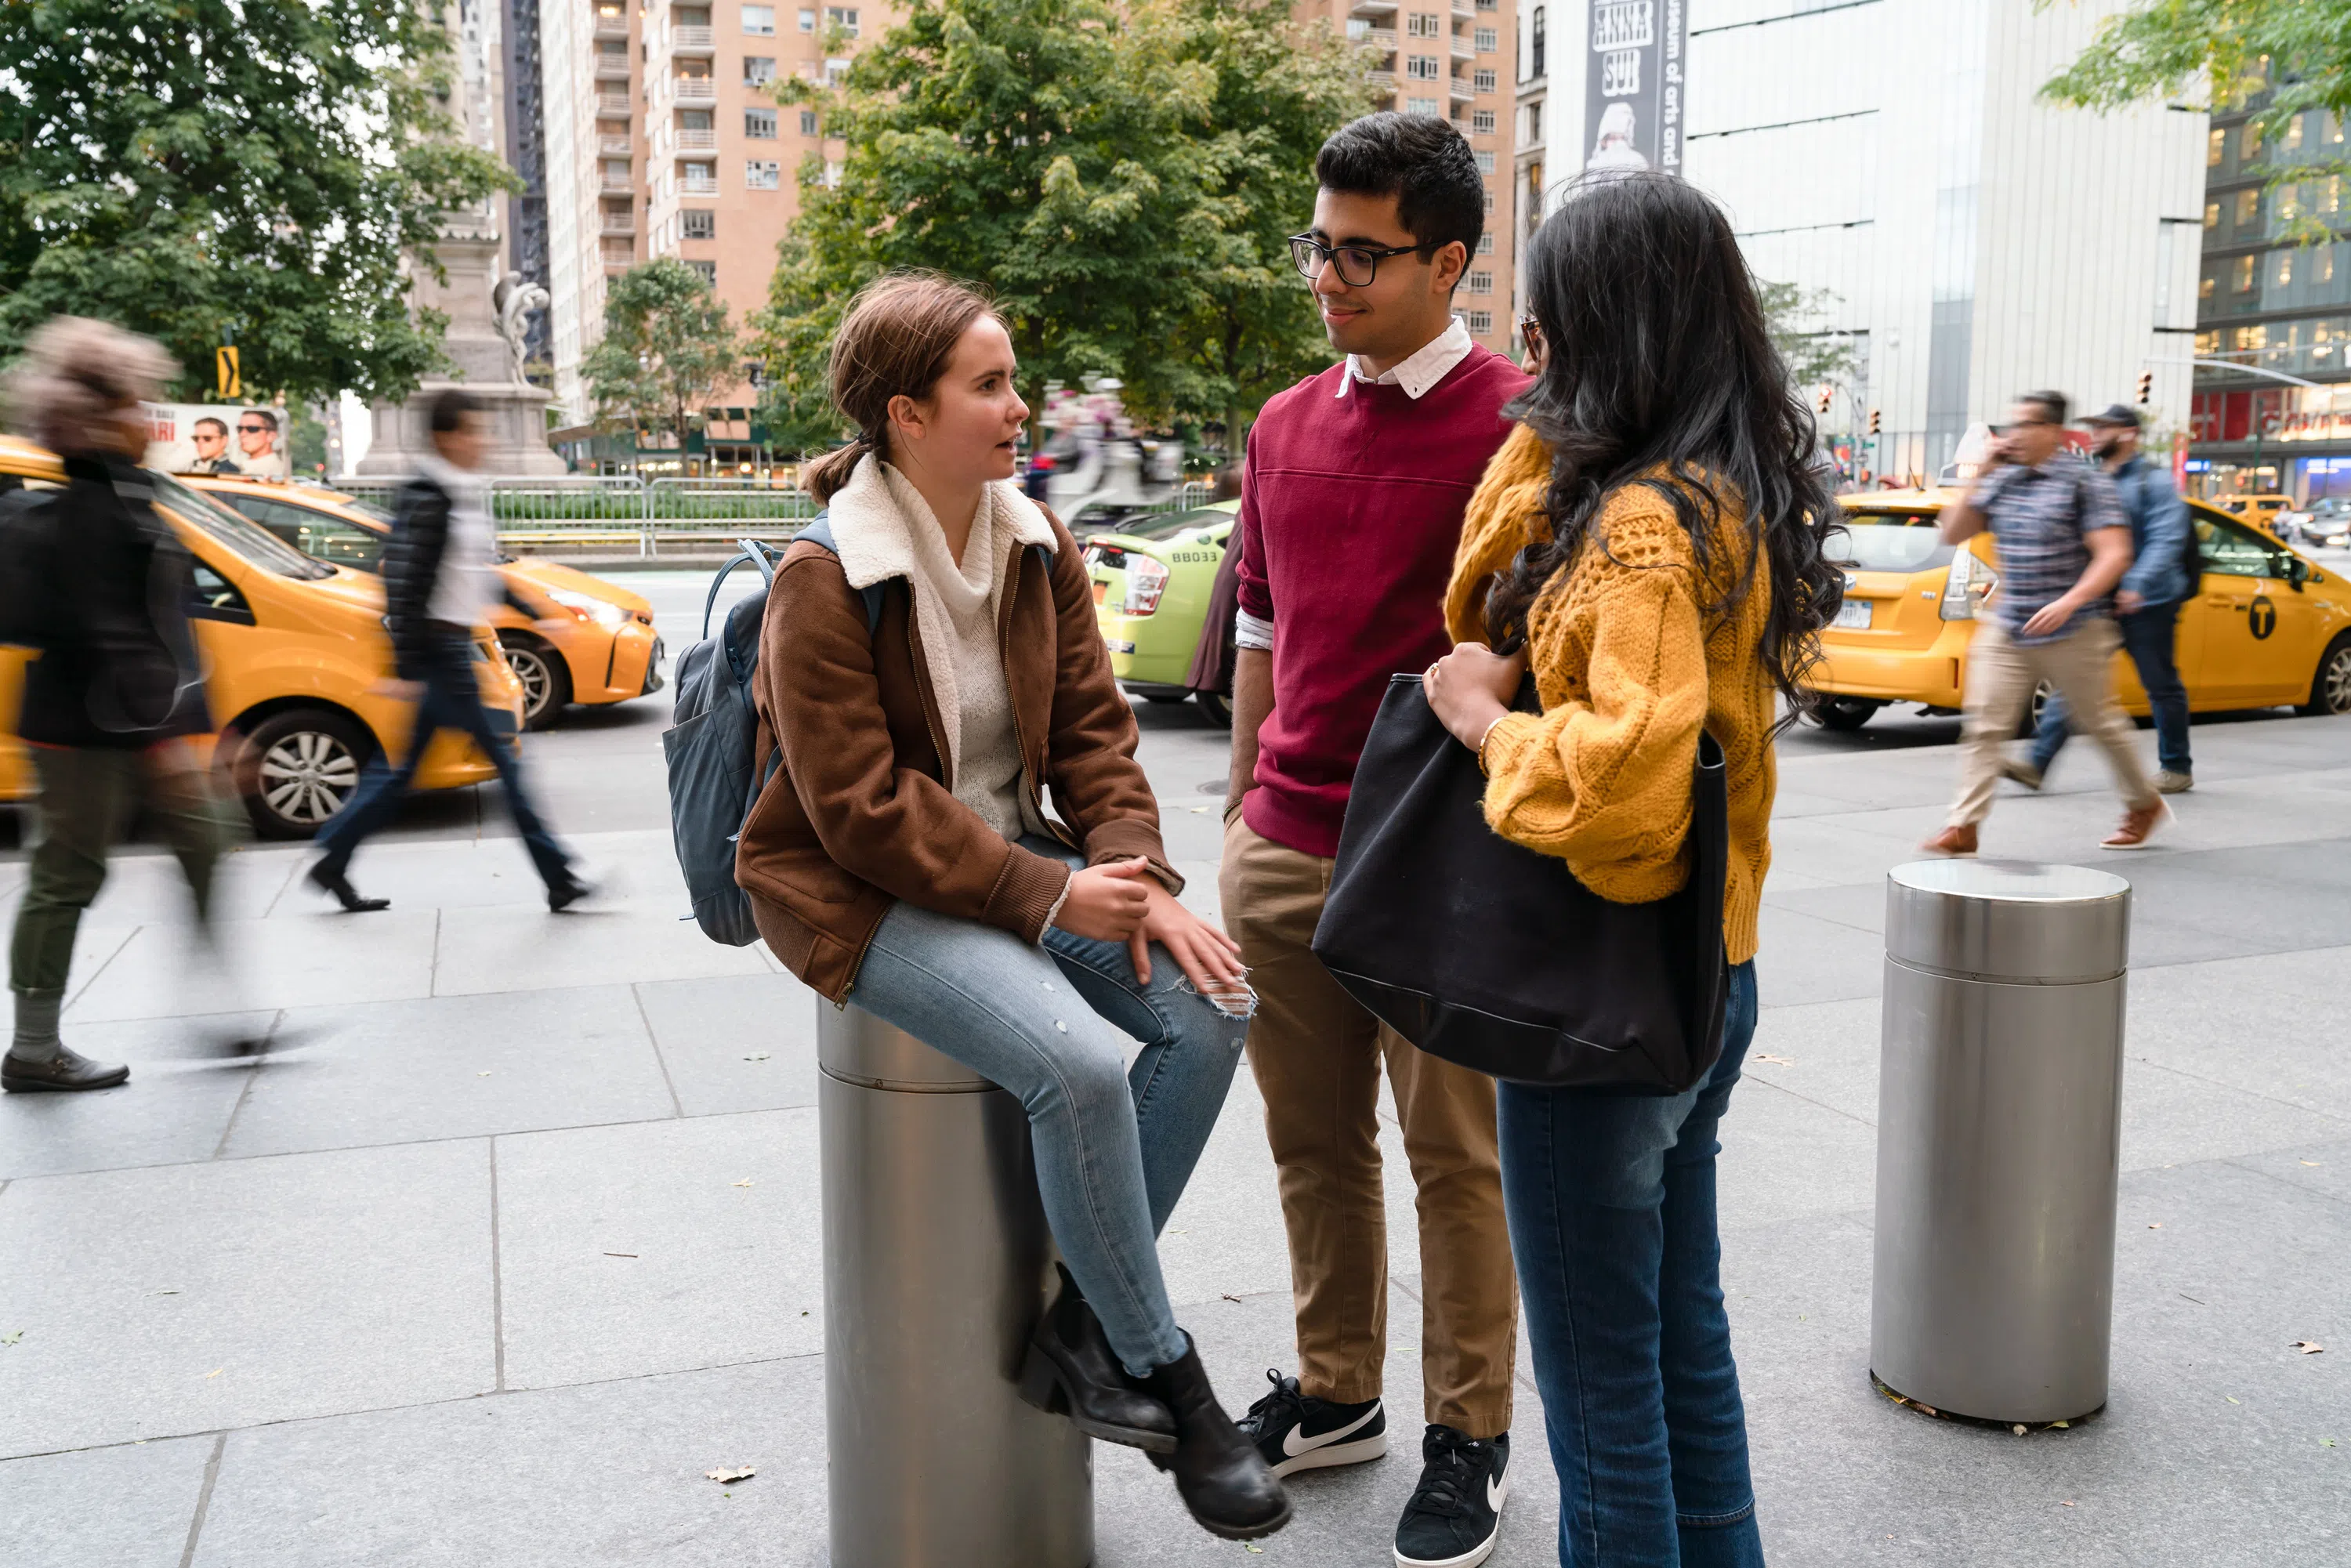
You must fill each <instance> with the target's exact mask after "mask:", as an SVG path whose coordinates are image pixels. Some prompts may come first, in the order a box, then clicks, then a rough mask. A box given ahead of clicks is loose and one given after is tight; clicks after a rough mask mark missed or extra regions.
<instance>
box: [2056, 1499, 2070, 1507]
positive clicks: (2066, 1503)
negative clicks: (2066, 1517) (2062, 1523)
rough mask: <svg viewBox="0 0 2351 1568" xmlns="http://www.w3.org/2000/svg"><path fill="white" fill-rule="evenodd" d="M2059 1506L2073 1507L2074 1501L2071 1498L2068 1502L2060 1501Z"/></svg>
mask: <svg viewBox="0 0 2351 1568" xmlns="http://www.w3.org/2000/svg"><path fill="white" fill-rule="evenodd" d="M2057 1506H2058V1507H2059V1508H2071V1507H2073V1506H2074V1505H2073V1503H2072V1502H2071V1501H2070V1500H2069V1501H2066V1502H2061V1503H2059V1504H2058V1505H2057Z"/></svg>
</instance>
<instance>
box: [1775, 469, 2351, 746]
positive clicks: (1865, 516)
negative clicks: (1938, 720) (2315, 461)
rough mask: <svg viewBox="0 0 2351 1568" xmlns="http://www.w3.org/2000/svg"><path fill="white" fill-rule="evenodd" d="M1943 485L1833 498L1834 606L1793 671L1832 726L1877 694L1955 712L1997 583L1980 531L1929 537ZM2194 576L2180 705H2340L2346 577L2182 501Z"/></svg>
mask: <svg viewBox="0 0 2351 1568" xmlns="http://www.w3.org/2000/svg"><path fill="white" fill-rule="evenodd" d="M1958 499H1959V493H1958V492H1957V491H1953V490H1926V491H1901V492H1896V491H1883V492H1876V493H1867V492H1865V493H1861V494H1856V495H1851V496H1846V497H1843V501H1844V507H1845V529H1844V534H1843V535H1842V536H1840V537H1838V538H1834V539H1833V540H1832V541H1831V543H1830V546H1829V549H1830V552H1831V555H1832V558H1833V559H1837V560H1839V561H1840V562H1841V563H1842V564H1843V565H1844V570H1845V579H1844V608H1843V609H1842V610H1840V611H1839V612H1838V613H1837V618H1836V622H1835V623H1834V625H1832V626H1830V627H1829V628H1828V629H1827V630H1826V631H1824V632H1822V633H1821V646H1822V653H1823V659H1822V662H1821V664H1818V665H1817V666H1815V667H1814V669H1813V673H1812V674H1810V675H1809V676H1808V677H1806V680H1807V684H1808V685H1811V686H1812V687H1813V689H1814V690H1816V691H1819V692H1822V693H1823V694H1825V695H1827V697H1828V701H1827V702H1826V703H1824V704H1823V706H1822V707H1821V708H1820V710H1819V712H1818V716H1819V718H1820V721H1821V722H1822V723H1823V725H1825V726H1827V727H1829V728H1831V729H1858V728H1860V727H1862V726H1863V725H1865V724H1866V723H1868V722H1869V719H1870V716H1872V715H1873V714H1875V713H1876V712H1877V710H1878V709H1879V708H1881V707H1884V706H1886V705H1887V704H1889V703H1919V704H1923V705H1924V706H1927V707H1928V709H1930V710H1937V711H1942V712H1955V711H1957V710H1958V708H1959V706H1960V704H1961V703H1962V702H1963V701H1965V699H1966V695H1967V662H1968V661H1967V653H1968V643H1969V640H1970V638H1971V637H1972V636H1973V635H1974V632H1975V618H1976V616H1977V614H1978V613H1979V612H1980V610H1981V608H1982V606H1983V602H1984V600H1985V599H1986V598H1987V597H1988V596H1989V595H1990V594H1991V592H1992V591H1994V590H1995V589H1996V588H1997V587H1998V586H1999V582H2000V567H1999V557H1998V556H1997V554H1996V553H1995V552H1994V550H1993V548H1992V540H1991V535H1990V534H1989V533H1982V534H1978V535H1976V536H1975V537H1974V538H1970V539H1969V540H1968V541H1967V542H1966V543H1965V544H1962V545H1958V546H1952V545H1948V544H1945V543H1943V542H1942V540H1941V538H1939V537H1938V534H1937V531H1936V520H1937V517H1938V516H1939V514H1940V513H1941V511H1942V509H1943V507H1946V506H1948V505H1949V504H1951V503H1953V502H1955V501H1957V500H1958ZM2189 520H2190V521H2191V522H2192V523H2193V525H2194V527H2195V529H2196V538H2197V548H2198V551H2199V554H2200V555H2201V556H2202V558H2203V567H2204V570H2203V575H2202V577H2201V578H2200V579H2199V582H2198V583H2197V586H2196V589H2195V591H2193V592H2191V593H2190V594H2189V597H2188V599H2187V600H2186V601H2184V602H2182V604H2181V605H2180V608H2179V632H2178V643H2177V647H2178V657H2179V677H2180V681H2181V683H2182V684H2183V685H2186V686H2187V688H2188V706H2189V709H2190V710H2191V711H2194V712H2198V713H2210V712H2214V711H2218V710H2222V709H2228V708H2259V707H2276V706H2285V705H2288V704H2291V705H2293V706H2295V707H2298V708H2300V709H2301V711H2303V712H2304V713H2306V714H2321V713H2332V714H2345V713H2351V584H2346V582H2345V581H2344V580H2343V579H2342V578H2341V577H2339V576H2338V575H2337V574H2335V573H2334V572H2330V571H2325V570H2321V569H2320V568H2319V567H2318V566H2317V565H2316V563H2314V562H2313V561H2311V560H2309V559H2305V558H2304V557H2303V556H2300V555H2297V554H2295V553H2294V551H2293V550H2291V549H2287V548H2286V546H2285V545H2284V544H2283V543H2281V542H2280V541H2279V540H2278V539H2277V538H2275V537H2274V536H2273V535H2271V534H2270V533H2268V532H2267V531H2265V530H2263V529H2262V528H2257V527H2254V526H2253V525H2252V524H2250V523H2246V522H2241V521H2240V520H2238V519H2237V518H2235V517H2229V516H2228V515H2227V514H2225V513H2223V512H2221V511H2220V510H2218V509H2216V508H2214V507H2210V506H2207V505H2205V504H2204V503H2202V502H2200V501H2193V502H2190V503H2189ZM2115 685H2116V687H2117V688H2118V690H2119V691H2120V693H2121V695H2122V700H2123V706H2125V707H2126V708H2127V709H2128V710H2129V711H2130V712H2131V713H2133V714H2144V713H2146V712H2147V694H2146V693H2145V692H2144V691H2143V690H2141V689H2140V686H2139V684H2138V674H2137V671H2136V670H2135V669H2133V668H2132V666H2131V662H2130V660H2129V659H2128V658H2127V657H2125V656H2124V655H2122V654H2119V653H2118V654H2116V658H2115Z"/></svg>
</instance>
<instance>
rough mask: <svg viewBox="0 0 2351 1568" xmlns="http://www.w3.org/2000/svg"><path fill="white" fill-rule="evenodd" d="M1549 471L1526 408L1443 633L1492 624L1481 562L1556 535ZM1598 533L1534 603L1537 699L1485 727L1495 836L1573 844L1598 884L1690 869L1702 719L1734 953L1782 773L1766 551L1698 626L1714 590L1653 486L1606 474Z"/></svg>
mask: <svg viewBox="0 0 2351 1568" xmlns="http://www.w3.org/2000/svg"><path fill="white" fill-rule="evenodd" d="M1550 482H1551V448H1550V447H1549V446H1547V445H1545V444H1543V442H1542V441H1541V439H1540V438H1539V437H1537V436H1536V435H1535V434H1534V433H1533V432H1531V431H1530V430H1528V429H1527V428H1526V427H1525V426H1523V425H1521V426H1520V428H1519V429H1517V430H1516V431H1513V432H1512V433H1511V434H1510V440H1509V441H1508V442H1506V443H1505V444H1503V446H1502V449H1501V450H1500V451H1499V452H1498V453H1496V454H1495V455H1494V460H1493V461H1492V463H1490V464H1489V465H1487V469H1486V476H1485V478H1484V480H1483V481H1482V482H1481V483H1480V484H1479V486H1478V492H1477V494H1476V495H1475V496H1473V497H1471V498H1470V501H1469V509H1468V516H1467V517H1466V518H1465V520H1464V522H1463V525H1462V530H1461V549H1460V551H1459V553H1458V555H1457V556H1456V557H1455V558H1454V563H1453V581H1452V583H1451V585H1450V586H1449V587H1448V588H1447V590H1446V595H1445V621H1446V624H1447V627H1449V628H1450V629H1451V631H1452V633H1453V638H1454V641H1456V642H1458V643H1483V642H1484V641H1485V640H1486V624H1485V604H1486V596H1485V582H1486V579H1487V578H1488V576H1489V574H1491V573H1494V572H1500V571H1507V570H1509V569H1510V561H1511V559H1512V558H1513V557H1515V556H1516V555H1517V554H1518V553H1519V550H1520V548H1521V547H1523V546H1524V545H1526V544H1527V543H1528V542H1529V541H1530V540H1531V539H1535V538H1546V537H1548V536H1549V533H1550V529H1551V524H1550V519H1549V518H1547V517H1545V516H1544V515H1543V511H1542V497H1543V492H1544V489H1545V488H1546V487H1547V486H1549V484H1550ZM1735 504H1736V502H1735V497H1734V498H1733V505H1734V506H1735ZM1718 537H1719V541H1720V548H1719V549H1718V551H1717V552H1716V555H1715V562H1714V570H1715V571H1716V573H1717V574H1718V577H1719V578H1722V577H1724V574H1729V573H1735V572H1737V571H1740V570H1744V566H1745V560H1746V551H1747V544H1746V536H1745V534H1744V533H1743V532H1742V531H1741V530H1740V528H1737V527H1736V526H1735V525H1729V526H1725V527H1724V528H1722V529H1721V531H1720V533H1719V536H1718ZM1601 538H1604V539H1605V540H1606V541H1607V546H1608V548H1607V549H1605V550H1603V549H1599V548H1598V547H1597V545H1596V544H1595V543H1587V544H1586V545H1585V547H1584V549H1583V551H1582V552H1581V553H1580V554H1579V555H1578V557H1577V559H1576V560H1575V561H1574V563H1573V565H1572V566H1571V567H1570V568H1569V569H1568V570H1566V571H1565V572H1563V573H1562V574H1560V575H1559V576H1557V577H1554V578H1553V579H1552V580H1551V582H1550V583H1549V584H1547V585H1546V586H1545V587H1544V589H1543V591H1542V592H1541V595H1540V596H1539V597H1538V598H1537V599H1536V601H1535V603H1534V607H1533V610H1532V612H1531V614H1530V615H1529V617H1528V628H1529V633H1530V634H1529V637H1528V643H1529V647H1530V651H1531V665H1532V668H1533V670H1534V674H1535V686H1536V690H1537V692H1538V693H1539V695H1541V700H1542V712H1541V714H1540V715H1537V714H1512V715H1511V716H1509V717H1508V718H1505V719H1503V720H1501V721H1500V722H1499V723H1498V724H1496V725H1495V726H1494V727H1493V729H1492V731H1491V732H1489V734H1488V736H1487V737H1486V746H1485V749H1484V751H1483V752H1482V754H1481V755H1480V757H1479V761H1480V762H1481V763H1482V764H1483V766H1484V767H1485V769H1486V773H1487V779H1488V781H1487V785H1486V821H1488V822H1489V823H1490V824H1491V825H1492V827H1493V829H1494V831H1496V832H1498V833H1499V834H1501V835H1502V836H1503V837H1504V838H1506V839H1509V840H1510V841H1513V842H1516V843H1521V844H1524V845H1526V846H1527V847H1528V848H1529V849H1532V850H1540V851H1541V852H1543V853H1545V854H1551V855H1557V856H1559V857H1560V858H1561V859H1562V860H1564V861H1566V862H1567V863H1568V868H1569V869H1570V870H1572V871H1573V872H1574V873H1575V875H1576V878H1577V880H1579V881H1581V882H1582V883H1583V884H1584V885H1585V886H1586V887H1589V888H1591V889H1592V890H1593V892H1594V893H1597V894H1600V895H1601V896H1602V897H1604V898H1611V899H1615V900H1617V901H1618V902H1620V903H1625V904H1635V903H1646V902H1647V901H1649V900H1652V899H1657V898H1663V897H1665V896H1666V895H1667V894H1670V893H1673V892H1675V891H1676V890H1677V889H1678V888H1679V887H1681V885H1682V884H1683V883H1684V882H1686V881H1687V879H1688V875H1689V872H1688V867H1687V864H1686V863H1685V862H1684V858H1683V854H1682V849H1683V844H1684V841H1685V840H1686V839H1687V836H1688V833H1689V821H1690V774H1691V770H1692V769H1693V768H1695V766H1696V765H1697V761H1698V734H1699V732H1700V730H1701V728H1703V729H1705V730H1709V731H1711V732H1712V733H1713V735H1714V737H1715V740H1716V742H1717V743H1718V744H1719V745H1720V746H1721V747H1722V751H1723V757H1724V759H1725V761H1726V763H1727V764H1728V783H1729V795H1730V813H1729V815H1730V865H1729V878H1728V880H1727V882H1726V883H1725V886H1724V889H1723V899H1722V905H1723V907H1722V931H1723V940H1724V943H1725V945H1726V946H1727V947H1728V948H1729V958H1730V962H1732V963H1734V964H1743V963H1745V962H1746V961H1747V960H1748V959H1750V958H1752V957H1753V956H1755V945H1756V937H1755V915H1756V908H1757V905H1758V904H1759V903H1760V901H1761V896H1762V891H1763V874H1764V873H1765V872H1766V871H1767V870H1768V869H1769V868H1770V866H1771V796H1772V792H1773V789H1775V788H1776V783H1777V769H1776V768H1775V766H1774V764H1773V760H1772V754H1771V723H1772V719H1773V716H1774V712H1775V704H1774V700H1773V695H1772V688H1771V677H1770V676H1769V675H1768V674H1765V673H1764V669H1763V666H1762V664H1761V661H1759V660H1758V659H1757V657H1756V647H1757V644H1758V643H1760V642H1761V636H1762V631H1763V622H1764V617H1765V614H1766V612H1767V611H1768V609H1769V606H1770V583H1769V581H1768V580H1767V579H1766V577H1765V575H1764V574H1765V572H1766V571H1767V570H1768V569H1769V564H1770V563H1769V562H1768V561H1765V562H1760V563H1758V566H1757V570H1756V575H1755V580H1754V581H1753V583H1752V584H1751V585H1750V588H1749V590H1748V591H1747V594H1746V596H1745V597H1744V598H1743V599H1742V600H1741V601H1740V602H1739V603H1738V604H1737V605H1736V606H1734V607H1733V608H1732V609H1731V611H1730V612H1729V615H1728V617H1722V616H1718V617H1716V619H1715V623H1714V624H1712V625H1711V626H1708V625H1706V624H1704V623H1703V622H1704V617H1702V616H1701V614H1700V609H1699V607H1700V606H1701V605H1702V604H1704V603H1707V602H1708V601H1713V600H1716V599H1719V598H1720V597H1721V591H1720V589H1719V588H1717V589H1716V590H1715V591H1707V590H1706V589H1705V588H1704V587H1703V586H1702V585H1701V583H1700V582H1699V580H1698V572H1697V565H1696V561H1695V559H1694V558H1693V554H1692V551H1691V549H1690V542H1689V538H1688V536H1687V534H1685V533H1684V532H1683V531H1682V529H1681V527H1680V525H1679V524H1678V523H1677V522H1676V521H1675V519H1674V513H1673V508H1672V507H1670V506H1668V505H1667V502H1666V500H1665V498H1664V497H1661V496H1659V495H1657V494H1656V492H1655V491H1654V490H1651V489H1649V488H1648V487H1647V486H1638V485H1635V486H1626V487H1625V488H1624V489H1621V490H1619V491H1617V492H1616V493H1615V494H1614V496H1612V497H1609V498H1608V500H1607V502H1606V504H1605V505H1604V507H1602V509H1601V513H1600V518H1599V521H1598V524H1597V526H1596V527H1595V528H1594V529H1593V539H1594V540H1597V539H1601ZM1612 557H1613V559H1611V558H1612ZM1727 580H1729V581H1735V580H1736V578H1735V577H1729V578H1728V579H1727Z"/></svg>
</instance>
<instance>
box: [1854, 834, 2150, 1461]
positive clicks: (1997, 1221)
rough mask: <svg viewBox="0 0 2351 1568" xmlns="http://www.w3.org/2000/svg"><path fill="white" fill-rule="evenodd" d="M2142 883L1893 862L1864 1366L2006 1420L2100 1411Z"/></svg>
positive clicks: (1910, 1388)
mask: <svg viewBox="0 0 2351 1568" xmlns="http://www.w3.org/2000/svg"><path fill="white" fill-rule="evenodd" d="M2129 957H2130V884H2129V883H2126V882H2125V881H2124V880H2123V879H2122V878H2120V877H2118V876H2113V875H2109V874H2108V873H2105V872H2097V871H2087V870H2084V869H2083V868H2081V867H2078V866H2064V865H2027V864H2021V863H2016V862H1997V861H1973V860H1950V861H1928V862H1920V863H1917V864H1914V865H1905V866H1897V867H1896V868H1895V869H1894V870H1893V871H1892V872H1890V873H1887V877H1886V1000H1885V1015H1884V1023H1883V1033H1882V1036H1881V1047H1880V1049H1881V1062H1880V1073H1879V1078H1878V1092H1877V1236H1876V1283H1875V1288H1874V1291H1873V1299H1872V1303H1871V1312H1870V1334H1869V1342H1870V1343H1869V1364H1870V1368H1871V1370H1872V1371H1874V1372H1875V1373H1876V1375H1877V1378H1878V1380H1879V1381H1880V1382H1882V1383H1884V1384H1885V1385H1886V1386H1887V1387H1888V1388H1890V1389H1892V1390H1894V1392H1896V1394H1899V1395H1902V1396H1905V1397H1907V1398H1910V1399H1914V1400H1916V1401H1917V1402H1918V1403H1920V1404H1923V1405H1928V1406H1933V1407H1935V1408H1936V1409H1937V1410H1940V1411H1947V1412H1949V1413H1951V1414H1953V1415H1959V1416H1976V1417H1979V1418H1980V1419H1984V1420H1991V1421H2004V1422H2042V1421H2060V1420H2068V1419H2071V1418H2072V1417H2074V1416H2085V1415H2087V1414H2089V1413H2090V1412H2092V1411H2094V1410H2096V1409H2097V1408H2099V1407H2100V1406H2103V1405H2105V1402H2106V1363H2107V1352H2108V1348H2109V1337H2110V1333H2111V1329H2112V1326H2113V1313H2114V1257H2115V1182H2116V1171H2117V1169H2118V1166H2119V1160H2120V1146H2121V1134H2122V1068H2123V988H2124V974H2125V970H2126V968H2127V967H2128V963H2129Z"/></svg>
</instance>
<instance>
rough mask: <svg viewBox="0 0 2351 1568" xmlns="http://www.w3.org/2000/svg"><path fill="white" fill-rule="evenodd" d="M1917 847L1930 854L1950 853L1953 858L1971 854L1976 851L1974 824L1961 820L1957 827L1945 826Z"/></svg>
mask: <svg viewBox="0 0 2351 1568" xmlns="http://www.w3.org/2000/svg"><path fill="white" fill-rule="evenodd" d="M1918 847H1919V848H1920V849H1921V850H1923V851H1925V852H1927V853H1928V854H1930V855H1950V856H1952V857H1953V858H1955V859H1956V858H1959V857H1962V856H1966V855H1971V854H1973V853H1975V852H1976V825H1975V824H1974V823H1973V822H1961V823H1960V824H1959V826H1957V827H1954V828H1945V829H1944V830H1943V831H1941V832H1939V833H1937V834H1936V835H1935V836H1934V837H1933V838H1931V839H1928V841H1926V842H1925V843H1923V844H1920V845H1919V846H1918Z"/></svg>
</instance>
